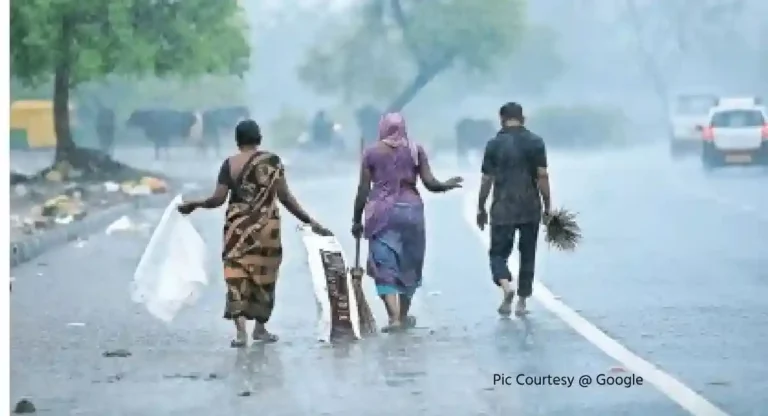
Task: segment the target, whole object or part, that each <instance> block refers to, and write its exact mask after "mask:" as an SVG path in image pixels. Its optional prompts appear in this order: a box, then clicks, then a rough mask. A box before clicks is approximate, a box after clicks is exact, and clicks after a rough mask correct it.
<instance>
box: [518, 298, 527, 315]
mask: <svg viewBox="0 0 768 416" xmlns="http://www.w3.org/2000/svg"><path fill="white" fill-rule="evenodd" d="M525 315H528V309H527V308H526V307H525V299H524V298H520V299H518V300H517V305H515V316H517V317H518V318H520V317H522V316H525Z"/></svg>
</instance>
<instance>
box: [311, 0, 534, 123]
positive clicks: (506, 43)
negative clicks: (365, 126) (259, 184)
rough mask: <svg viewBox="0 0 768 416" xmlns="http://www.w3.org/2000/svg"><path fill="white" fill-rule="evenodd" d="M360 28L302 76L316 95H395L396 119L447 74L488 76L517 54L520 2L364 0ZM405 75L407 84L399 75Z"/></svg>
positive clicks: (522, 23) (314, 56)
mask: <svg viewBox="0 0 768 416" xmlns="http://www.w3.org/2000/svg"><path fill="white" fill-rule="evenodd" d="M356 13H357V14H358V16H359V17H360V18H359V19H357V20H358V23H357V24H356V25H353V26H351V27H348V28H346V29H345V30H344V31H343V33H342V34H341V35H336V36H333V37H331V38H330V39H322V40H321V42H323V44H328V45H330V46H327V47H324V46H317V47H316V48H315V49H314V50H312V51H311V52H310V53H309V54H308V56H307V60H306V62H305V64H304V65H303V66H302V67H301V68H300V69H299V75H300V77H301V79H302V80H303V81H304V82H306V83H307V84H308V85H310V86H311V87H313V88H314V89H315V90H317V91H318V92H320V93H324V94H330V93H341V94H342V95H343V96H344V98H346V99H357V98H370V97H372V96H375V95H379V94H381V93H382V91H384V92H387V91H392V90H393V89H394V88H393V87H394V86H397V87H399V93H398V94H397V95H396V96H394V97H393V98H392V99H391V101H390V103H389V105H388V106H387V110H388V111H399V110H401V109H402V108H403V107H405V106H406V105H407V104H408V103H409V102H411V101H412V100H413V99H414V98H415V97H416V95H417V94H418V93H419V92H420V91H421V90H422V89H423V88H424V87H425V86H427V85H428V84H429V83H430V82H432V80H434V79H435V78H436V77H437V76H438V75H439V74H441V73H443V72H445V71H446V70H448V69H450V68H460V69H462V70H464V71H467V72H469V73H488V72H490V71H491V70H492V69H493V68H494V67H495V66H496V65H497V64H498V63H499V62H503V61H504V60H505V59H507V58H509V57H510V56H511V55H513V54H514V52H515V51H516V50H517V49H518V47H519V45H520V43H521V41H522V39H523V37H524V34H525V32H526V19H525V3H524V0H497V1H487V2H471V1H466V0H440V1H415V0H369V1H367V2H365V3H363V6H361V7H360V8H359V9H358V10H356ZM402 73H410V74H412V76H411V77H410V78H400V76H399V75H398V74H402Z"/></svg>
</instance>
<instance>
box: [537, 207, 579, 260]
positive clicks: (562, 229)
mask: <svg viewBox="0 0 768 416" xmlns="http://www.w3.org/2000/svg"><path fill="white" fill-rule="evenodd" d="M544 240H545V241H546V242H547V243H548V244H549V245H551V246H553V247H555V248H556V249H558V250H562V251H573V250H575V249H576V247H577V246H578V245H579V243H580V242H581V228H580V227H579V224H578V223H577V222H576V214H575V213H573V212H570V211H568V210H567V209H565V208H559V209H556V210H554V211H552V212H551V213H550V215H549V218H548V219H547V223H546V225H545V237H544Z"/></svg>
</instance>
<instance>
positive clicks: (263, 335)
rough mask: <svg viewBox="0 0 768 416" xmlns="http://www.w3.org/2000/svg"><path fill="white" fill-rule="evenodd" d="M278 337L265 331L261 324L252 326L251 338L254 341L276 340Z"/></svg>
mask: <svg viewBox="0 0 768 416" xmlns="http://www.w3.org/2000/svg"><path fill="white" fill-rule="evenodd" d="M279 339H280V338H279V337H278V336H277V335H275V334H273V333H271V332H269V331H267V328H264V326H263V325H257V326H256V328H253V340H254V341H261V342H269V343H271V342H277V340H279Z"/></svg>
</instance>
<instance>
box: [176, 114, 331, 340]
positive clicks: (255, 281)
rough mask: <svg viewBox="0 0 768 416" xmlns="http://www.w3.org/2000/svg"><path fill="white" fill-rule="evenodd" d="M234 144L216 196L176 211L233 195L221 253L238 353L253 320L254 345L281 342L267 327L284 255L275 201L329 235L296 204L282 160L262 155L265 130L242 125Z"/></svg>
mask: <svg viewBox="0 0 768 416" xmlns="http://www.w3.org/2000/svg"><path fill="white" fill-rule="evenodd" d="M235 140H236V142H237V147H238V149H239V150H240V151H239V153H237V154H236V155H234V156H231V157H229V158H228V159H227V160H225V161H224V163H223V164H222V165H221V170H220V171H219V178H218V182H217V184H216V190H215V191H214V193H213V195H212V196H211V197H209V198H206V199H202V200H196V201H188V202H184V203H183V204H182V205H180V206H179V208H178V209H179V212H181V213H182V214H184V215H186V214H189V213H191V212H192V211H194V210H195V209H197V208H207V209H211V208H218V207H220V206H221V205H223V204H224V202H226V200H227V197H228V196H229V205H228V206H227V214H226V221H225V223H224V246H223V251H222V260H223V262H224V277H225V279H226V282H227V300H226V307H225V312H224V318H225V319H230V320H233V321H234V322H235V328H236V329H237V337H236V338H235V339H234V340H233V341H232V347H234V348H239V347H244V346H245V345H247V342H248V333H247V328H246V321H249V320H254V321H256V323H255V326H254V329H253V333H252V338H253V340H255V341H264V342H275V341H277V336H276V335H274V334H272V333H270V332H269V331H267V329H266V327H265V325H266V323H267V321H268V320H269V318H270V316H271V315H272V309H273V308H274V305H275V285H276V283H277V277H278V270H279V268H280V263H281V261H282V256H283V248H282V244H281V238H280V210H279V208H278V204H277V201H278V200H279V201H280V202H281V203H282V204H283V206H284V207H285V208H286V209H287V210H288V211H289V212H290V213H291V214H293V215H294V216H295V217H296V218H297V219H298V220H299V221H301V222H303V223H304V224H308V225H310V226H311V227H312V229H313V230H314V231H315V232H316V233H318V234H321V235H330V234H331V233H330V231H328V230H327V229H326V228H324V227H322V226H321V225H319V224H318V223H317V222H316V221H314V220H313V219H312V218H311V217H310V216H309V215H308V214H307V213H306V212H305V211H304V210H303V209H302V208H301V206H300V205H299V203H298V201H296V198H294V196H293V194H292V193H291V191H290V189H289V188H288V183H287V182H286V179H285V174H284V168H283V165H282V162H281V161H280V157H278V156H277V155H275V154H273V153H269V152H266V151H262V150H259V145H261V130H260V128H259V125H258V124H256V122H255V121H253V120H245V121H242V122H240V123H239V124H238V125H237V127H236V128H235Z"/></svg>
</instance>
